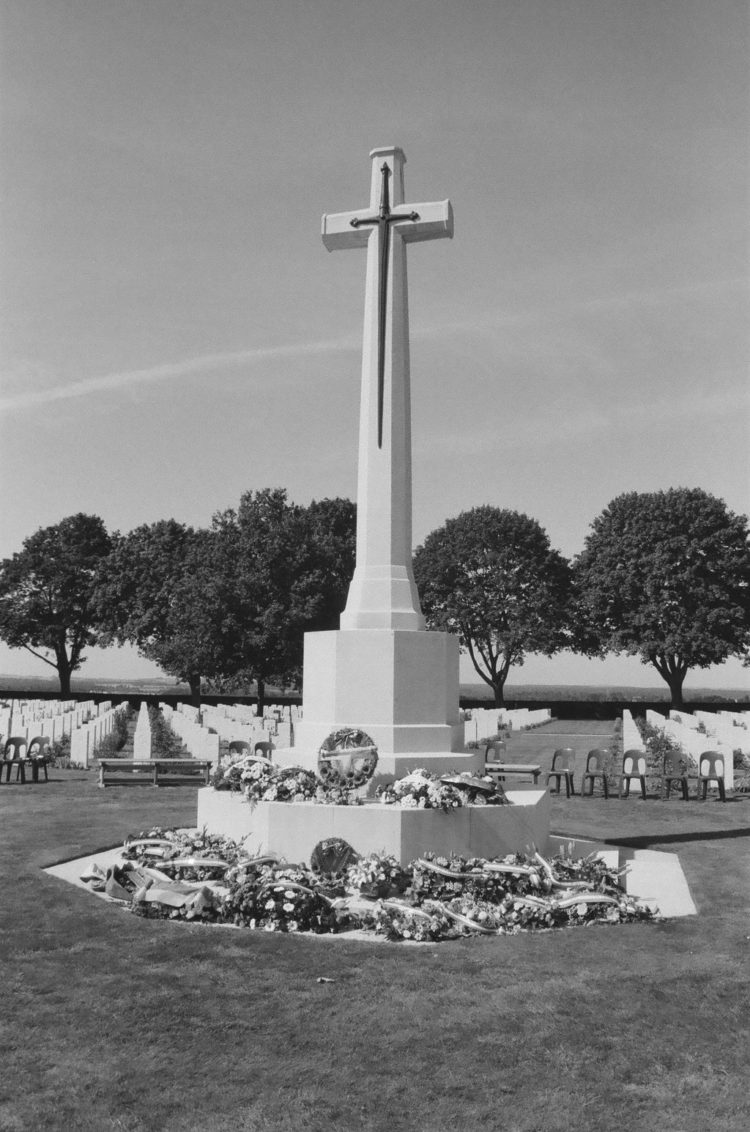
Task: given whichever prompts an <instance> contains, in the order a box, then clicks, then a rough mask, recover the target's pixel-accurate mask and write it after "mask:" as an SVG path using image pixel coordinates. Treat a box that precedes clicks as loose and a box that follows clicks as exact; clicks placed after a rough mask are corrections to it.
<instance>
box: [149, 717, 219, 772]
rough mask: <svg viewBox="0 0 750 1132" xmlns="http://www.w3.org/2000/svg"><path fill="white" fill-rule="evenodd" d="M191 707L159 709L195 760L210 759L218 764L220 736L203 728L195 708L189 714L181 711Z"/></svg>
mask: <svg viewBox="0 0 750 1132" xmlns="http://www.w3.org/2000/svg"><path fill="white" fill-rule="evenodd" d="M190 706H191V705H190V704H178V705H177V708H173V707H170V705H169V704H159V709H160V711H161V713H162V715H163V716H164V719H165V720H166V722H167V724H168V725H169V726H170V727H171V728H172V730H173V731H174V733H175V735H177V736H178V737H179V739H180V740H181V742H182V743H183V744H184V746H185V747H187V750H188V751H189V753H190V754H191V755H192V757H193V758H194V759H208V760H209V761H210V762H212V763H214V764H215V763H218V761H219V735H218V733H216V732H212V731H209V730H208V728H207V727H203V726H202V724H201V722H200V715H199V713H198V712H197V709H195V708H193V709H192V711H188V712H183V711H181V710H180V708H181V707H187V708H190ZM193 712H195V715H193Z"/></svg>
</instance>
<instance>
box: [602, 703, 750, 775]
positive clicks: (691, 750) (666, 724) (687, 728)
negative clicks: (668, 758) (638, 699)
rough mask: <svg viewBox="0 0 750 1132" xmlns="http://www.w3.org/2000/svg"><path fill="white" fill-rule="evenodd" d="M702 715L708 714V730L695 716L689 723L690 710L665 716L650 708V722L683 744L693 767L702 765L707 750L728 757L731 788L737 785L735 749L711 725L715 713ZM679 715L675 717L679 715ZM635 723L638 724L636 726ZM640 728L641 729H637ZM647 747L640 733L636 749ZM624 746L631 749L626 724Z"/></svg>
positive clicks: (647, 712) (726, 768)
mask: <svg viewBox="0 0 750 1132" xmlns="http://www.w3.org/2000/svg"><path fill="white" fill-rule="evenodd" d="M701 715H703V716H706V717H707V719H708V722H707V723H705V722H704V726H705V728H706V730H705V732H703V731H699V730H698V721H697V720H694V719H691V720H690V722H689V723H688V722H686V720H687V719H688V718H690V717H689V715H688V713H687V712H670V713H669V716H668V717H667V716H663V715H661V714H660V713H659V712H658V711H653V710H652V709H651V708H649V709H648V710H647V711H646V722H647V723H650V724H651V726H652V727H658V729H659V730H660V731H662V732H663V733H664V734H665V735H667V736H668V737H669V738H670V739H673V740H674V741H675V742H676V743H679V745H680V747H681V748H682V750H683V751H684V752H685V755H686V757H687V759H688V763H689V765H690V768H691V769H692V770H696V769H697V767H698V759H699V757H700V755H702V754H703V752H704V751H716V752H717V753H718V754H720V755H722V757H723V760H724V786H725V787H726V789H727V790H731V789H732V788H733V787H734V749H733V748H732V747H731V746H730V745H729V744H728V743H726V742H724V740H723V739H721V738H719V737H718V736H717V735H715V734H713V733H712V732H711V731H710V730H709V727H710V726H712V725H713V722H714V719H715V717H714V716H713V714H712V713H711V712H702V713H701ZM675 716H676V718H673V717H675ZM634 726H635V725H634ZM636 730H637V728H636ZM639 748H640V749H643V740H642V739H641V738H640V733H639V736H638V742H637V743H636V744H634V745H633V748H632V749H639ZM623 749H624V750H626V751H627V750H628V749H630V748H628V746H627V744H626V743H625V729H624V726H623Z"/></svg>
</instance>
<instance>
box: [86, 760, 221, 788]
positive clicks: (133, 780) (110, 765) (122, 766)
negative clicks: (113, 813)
mask: <svg viewBox="0 0 750 1132" xmlns="http://www.w3.org/2000/svg"><path fill="white" fill-rule="evenodd" d="M211 765H212V764H211V762H210V761H208V760H205V761H204V760H202V759H100V760H99V785H100V786H192V785H193V784H194V783H195V784H196V785H198V786H206V785H207V784H208V779H209V775H210V774H211Z"/></svg>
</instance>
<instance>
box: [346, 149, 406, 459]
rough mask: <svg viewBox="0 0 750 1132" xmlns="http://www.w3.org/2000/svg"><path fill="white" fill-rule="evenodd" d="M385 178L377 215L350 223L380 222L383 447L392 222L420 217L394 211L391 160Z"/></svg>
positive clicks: (384, 168)
mask: <svg viewBox="0 0 750 1132" xmlns="http://www.w3.org/2000/svg"><path fill="white" fill-rule="evenodd" d="M380 174H381V176H382V178H383V179H382V181H381V183H380V208H379V209H378V214H377V216H363V217H359V216H354V217H353V218H352V219H351V220H350V221H349V224H350V226H351V227H352V228H361V227H362V226H363V225H365V224H377V227H378V241H379V252H380V257H379V263H378V448H382V447H383V393H384V390H385V325H386V298H387V296H388V249H389V247H390V242H391V240H390V230H389V229H390V225H391V224H395V223H396V221H398V220H419V213H418V212H414V211H413V210H412V211H411V212H391V204H390V192H389V189H388V182H389V180H390V176H391V170H390V168H389V166H388V162H387V161H384V162H383V164H382V165H381V166H380Z"/></svg>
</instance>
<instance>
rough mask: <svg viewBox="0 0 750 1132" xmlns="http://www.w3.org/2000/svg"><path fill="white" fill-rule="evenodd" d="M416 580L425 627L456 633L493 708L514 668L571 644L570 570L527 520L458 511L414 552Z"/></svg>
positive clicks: (489, 510) (480, 510) (493, 511)
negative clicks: (485, 686) (530, 657)
mask: <svg viewBox="0 0 750 1132" xmlns="http://www.w3.org/2000/svg"><path fill="white" fill-rule="evenodd" d="M414 575H415V578H416V581H417V587H418V589H419V594H420V599H421V602H422V609H423V611H424V614H425V617H426V619H427V623H428V625H429V626H430V628H433V629H443V630H447V631H448V632H451V633H457V634H458V638H459V641H460V644H461V647H462V648H463V649H465V650H466V651H467V652H468V654H469V656H470V658H471V662H472V664H473V665H474V668H475V669H476V671H477V673H478V675H479V676H480V677H481V679H482V680H483V681H484V682H485V683H486V684H489V686H490V687H491V688H492V690H493V692H494V696H495V706H496V707H501V706H502V704H503V689H504V687H505V681H506V679H507V677H508V672H509V671H510V668H511V666H512V665H521V664H523V661H524V658H525V656H526V654H527V653H529V652H536V653H543V654H545V655H546V656H552V655H553V653H555V652H557V651H558V650H559V649H561V648H565V647H566V646H567V645H568V644H569V634H568V631H567V617H568V603H569V599H570V567H569V564H568V562H567V560H566V559H565V558H563V556H562V555H561V554H559V553H558V551H556V550H553V549H552V548H551V546H550V542H549V538H548V537H547V534H546V533H545V531H544V530H543V529H542V527H540V526H539V524H538V523H537V522H535V521H534V520H533V519H530V518H529V517H528V516H527V515H523V514H520V513H519V512H517V511H503V510H500V509H499V508H497V507H490V506H484V507H475V508H473V510H471V511H464V512H462V514H460V515H459V516H458V517H457V518H455V519H449V520H448V521H447V522H446V523H445V524H444V525H443V526H442V527H439V528H438V529H437V530H435V531H433V532H432V534H430V535H429V536H428V538H427V539H426V540H425V543H424V545H423V546H420V547H418V548H417V551H416V553H415V555H414Z"/></svg>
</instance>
